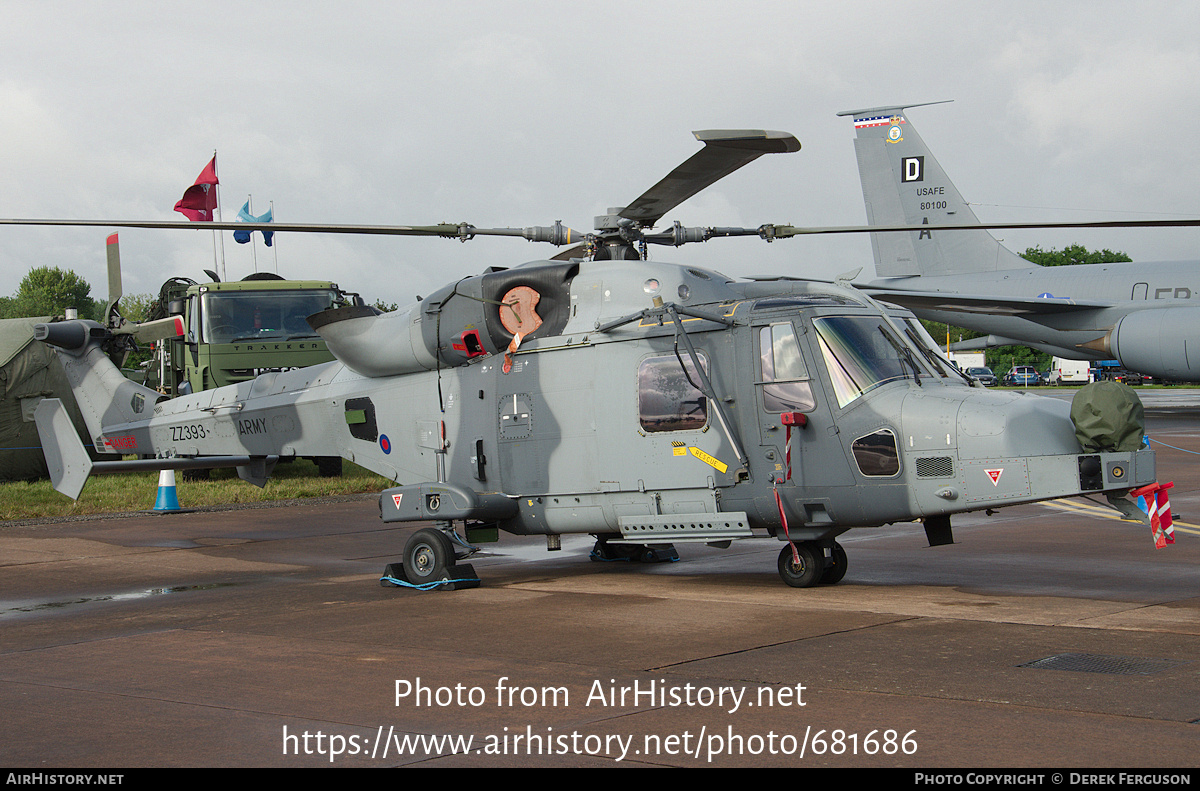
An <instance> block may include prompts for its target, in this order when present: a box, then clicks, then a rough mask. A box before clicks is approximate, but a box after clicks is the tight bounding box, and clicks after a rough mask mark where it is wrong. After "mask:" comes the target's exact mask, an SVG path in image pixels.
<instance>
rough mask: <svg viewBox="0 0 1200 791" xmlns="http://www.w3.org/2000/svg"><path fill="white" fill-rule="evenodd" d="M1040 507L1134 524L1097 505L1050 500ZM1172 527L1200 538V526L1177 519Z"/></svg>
mask: <svg viewBox="0 0 1200 791" xmlns="http://www.w3.org/2000/svg"><path fill="white" fill-rule="evenodd" d="M1038 505H1042V506H1045V507H1046V508H1053V509H1055V510H1056V511H1072V512H1074V513H1077V514H1087V515H1088V516H1099V517H1101V518H1103V519H1119V520H1120V521H1122V522H1132V521H1133V520H1132V519H1126V518H1125V517H1123V516H1122V515H1121V514H1120V513H1119V512H1118V511H1116V510H1114V509H1112V508H1106V507H1104V506H1102V505H1096V504H1095V503H1080V502H1065V501H1063V500H1049V501H1045V502H1041V503H1038ZM1171 527H1173V528H1174V529H1175V530H1176V531H1179V532H1182V533H1190V534H1192V535H1194V536H1200V526H1197V525H1193V524H1189V523H1188V522H1180V521H1178V520H1176V519H1172V520H1171Z"/></svg>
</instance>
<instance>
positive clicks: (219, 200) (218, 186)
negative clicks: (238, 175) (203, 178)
mask: <svg viewBox="0 0 1200 791" xmlns="http://www.w3.org/2000/svg"><path fill="white" fill-rule="evenodd" d="M216 174H217V149H215V148H214V149H213V175H214V176H215V175H216ZM220 184H221V180H220V179H219V178H218V179H217V184H216V185H215V186H216V188H217V222H223V220H222V219H221V186H220ZM213 233H214V234H216V233H217V230H216V229H215V228H214V229H213ZM220 238H221V281H222V282H225V281H226V280H228V278H227V277H226V275H225V236H224V234H222V235H221V236H220ZM214 247H215V243H214ZM214 255H215V250H214Z"/></svg>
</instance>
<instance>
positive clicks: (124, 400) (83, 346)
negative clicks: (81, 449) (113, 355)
mask: <svg viewBox="0 0 1200 791" xmlns="http://www.w3.org/2000/svg"><path fill="white" fill-rule="evenodd" d="M33 337H34V338H35V339H36V340H39V341H45V342H46V343H48V344H50V345H51V346H54V347H55V348H56V351H57V354H58V359H59V361H60V362H61V363H62V366H63V371H64V372H65V373H66V376H67V382H68V383H70V385H71V392H72V393H74V395H75V400H76V401H77V402H78V403H79V410H80V412H81V413H82V414H83V421H84V423H85V424H86V425H87V428H88V433H89V434H90V435H91V436H92V437H93V438H95V440H96V448H97V450H101V451H103V452H109V453H112V452H117V453H119V452H121V449H120V448H116V447H112V446H111V445H106V443H105V442H104V435H105V433H106V432H105V428H106V427H111V426H118V425H121V424H123V423H134V422H138V421H144V420H147V419H149V417H150V415H151V414H152V412H153V406H154V404H155V403H156V402H158V401H160V400H162V399H164V398H166V396H165V395H163V394H162V393H159V392H158V391H156V390H153V389H151V388H149V387H143V386H142V385H139V384H136V383H135V382H131V381H129V380H128V379H126V378H125V375H124V374H122V373H121V369H119V368H117V366H116V365H114V364H113V362H112V360H110V359H109V358H108V355H106V354H105V353H104V350H103V348H102V343H103V341H104V340H106V339H107V338H108V337H109V331H108V330H106V329H105V328H104V327H101V326H100V325H99V324H97V323H96V322H94V321H86V320H80V321H60V322H55V323H53V324H38V325H35V326H34V328H33ZM39 429H40V426H39Z"/></svg>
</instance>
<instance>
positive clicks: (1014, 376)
mask: <svg viewBox="0 0 1200 791" xmlns="http://www.w3.org/2000/svg"><path fill="white" fill-rule="evenodd" d="M1041 383H1042V380H1041V378H1040V377H1039V376H1038V372H1037V369H1036V368H1034V367H1033V366H1032V365H1015V366H1013V368H1012V370H1010V371H1009V372H1008V373H1007V374H1005V376H1004V384H1006V385H1008V386H1010V387H1030V386H1032V385H1040V384H1041Z"/></svg>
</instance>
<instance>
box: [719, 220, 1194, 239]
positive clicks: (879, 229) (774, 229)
mask: <svg viewBox="0 0 1200 791" xmlns="http://www.w3.org/2000/svg"><path fill="white" fill-rule="evenodd" d="M1195 226H1200V218H1186V219H1175V220H1094V221H1082V222H995V223H971V224H970V225H830V226H824V227H819V226H818V227H810V228H801V227H796V226H793V225H763V226H760V227H759V228H758V229H756V231H757V234H758V235H759V236H762V237H763V238H764V239H766V240H767V241H770V240H772V239H788V238H791V237H793V236H806V235H819V234H835V233H896V232H899V231H961V230H981V229H989V230H1001V231H1002V230H1007V229H1019V228H1189V227H1195ZM749 230H751V229H749V228H736V229H724V228H715V229H713V231H714V232H713V233H712V234H711V235H712V236H747V235H749V234H747V233H745V232H746V231H749ZM721 231H732V232H731V233H721Z"/></svg>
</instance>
